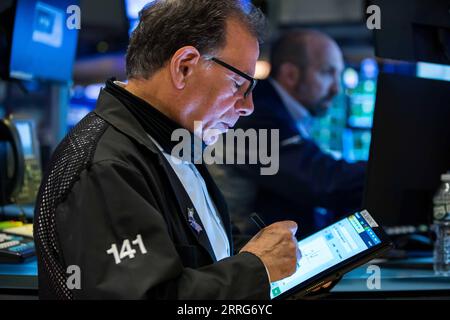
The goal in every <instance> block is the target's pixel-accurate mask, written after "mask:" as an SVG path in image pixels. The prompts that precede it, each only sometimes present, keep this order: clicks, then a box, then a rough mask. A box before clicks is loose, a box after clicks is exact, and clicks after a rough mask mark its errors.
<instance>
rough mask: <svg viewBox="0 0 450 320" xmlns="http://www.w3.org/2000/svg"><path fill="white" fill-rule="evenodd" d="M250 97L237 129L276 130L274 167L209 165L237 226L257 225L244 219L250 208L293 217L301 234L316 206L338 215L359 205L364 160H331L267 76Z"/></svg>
mask: <svg viewBox="0 0 450 320" xmlns="http://www.w3.org/2000/svg"><path fill="white" fill-rule="evenodd" d="M253 99H254V105H255V111H254V113H253V114H252V115H251V116H250V117H245V118H241V119H240V120H239V122H238V123H237V125H236V129H237V128H242V129H244V130H246V129H251V128H253V129H256V130H258V129H279V130H280V131H279V133H280V167H279V171H278V173H277V174H276V175H272V176H262V175H260V167H259V166H258V165H233V166H231V165H220V166H217V165H215V166H213V167H212V168H210V171H211V173H212V174H213V176H214V177H215V179H216V182H217V183H218V185H219V187H220V188H221V190H222V192H223V193H224V195H225V197H226V199H227V202H228V205H229V208H230V213H231V214H232V218H234V219H235V221H236V223H237V225H238V226H239V227H240V228H241V230H243V231H246V232H254V231H256V230H255V228H254V226H253V224H252V223H251V221H250V220H249V219H248V216H249V214H250V213H251V212H254V211H255V212H257V213H258V214H260V215H261V216H262V217H263V219H264V220H265V221H266V222H267V223H270V222H272V221H276V220H282V219H292V220H294V221H297V222H298V223H299V231H298V234H305V233H307V232H310V231H312V230H314V229H315V228H316V227H315V223H314V211H315V209H314V208H315V207H321V208H326V209H328V210H330V211H332V212H333V213H335V214H336V215H340V214H345V213H348V212H350V211H352V210H356V209H358V208H359V207H360V205H361V200H362V192H363V185H364V176H365V167H366V165H365V163H363V162H360V163H354V164H350V163H348V162H346V161H343V160H335V159H334V158H333V157H332V156H331V155H329V154H327V153H324V152H323V151H322V150H321V149H320V148H319V147H318V146H317V145H316V143H315V142H314V141H312V140H310V139H307V138H304V137H302V136H300V133H299V131H298V129H297V127H296V124H295V122H294V120H293V118H292V117H291V115H290V114H289V112H288V110H287V109H286V107H285V106H284V104H283V102H282V99H281V98H280V96H279V95H278V93H277V92H276V90H275V88H274V87H273V85H272V84H271V83H270V82H269V81H260V82H259V83H258V85H257V87H256V88H255V91H254V93H253ZM246 147H247V148H248V146H246ZM247 151H248V150H247Z"/></svg>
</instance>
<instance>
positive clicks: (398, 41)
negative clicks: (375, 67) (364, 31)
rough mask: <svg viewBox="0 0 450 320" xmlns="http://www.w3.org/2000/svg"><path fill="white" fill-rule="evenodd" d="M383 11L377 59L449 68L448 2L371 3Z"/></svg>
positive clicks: (404, 0) (397, 0) (379, 0)
mask: <svg viewBox="0 0 450 320" xmlns="http://www.w3.org/2000/svg"><path fill="white" fill-rule="evenodd" d="M368 4H369V5H377V6H378V7H379V8H380V12H379V13H380V22H381V25H380V29H376V30H374V31H375V55H376V56H377V57H380V58H388V59H396V60H404V61H405V60H406V61H414V62H415V61H423V62H432V63H438V64H450V18H449V2H448V1H445V0H395V1H393V0H370V1H369V2H368Z"/></svg>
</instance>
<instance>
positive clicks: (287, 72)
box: [277, 62, 301, 89]
mask: <svg viewBox="0 0 450 320" xmlns="http://www.w3.org/2000/svg"><path fill="white" fill-rule="evenodd" d="M300 73H301V71H300V68H299V67H297V66H296V65H294V64H293V63H291V62H285V63H283V64H282V65H281V66H280V69H279V71H278V77H277V80H278V82H280V83H282V84H283V85H284V86H285V87H287V88H289V89H293V88H294V87H295V86H296V85H297V83H298V81H299V79H300V77H301V74H300Z"/></svg>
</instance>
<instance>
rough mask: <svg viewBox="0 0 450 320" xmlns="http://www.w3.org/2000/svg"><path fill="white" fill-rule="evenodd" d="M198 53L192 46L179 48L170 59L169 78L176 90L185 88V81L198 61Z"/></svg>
mask: <svg viewBox="0 0 450 320" xmlns="http://www.w3.org/2000/svg"><path fill="white" fill-rule="evenodd" d="M200 56H201V55H200V52H199V51H198V50H197V49H196V48H195V47H192V46H186V47H183V48H180V49H178V50H177V52H175V54H174V55H173V56H172V59H170V66H169V67H170V76H171V78H172V83H173V85H174V86H175V88H177V89H180V90H181V89H183V88H184V87H185V86H186V79H187V78H188V77H189V76H190V75H191V74H192V72H193V71H194V69H195V67H196V66H197V64H198V62H199V61H200Z"/></svg>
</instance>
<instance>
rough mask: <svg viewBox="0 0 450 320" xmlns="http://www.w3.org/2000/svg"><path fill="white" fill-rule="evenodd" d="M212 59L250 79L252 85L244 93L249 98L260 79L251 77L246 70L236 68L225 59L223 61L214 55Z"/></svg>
mask: <svg viewBox="0 0 450 320" xmlns="http://www.w3.org/2000/svg"><path fill="white" fill-rule="evenodd" d="M211 61H214V62H215V63H217V64H219V65H221V66H222V67H224V68H226V69H228V70H230V71H233V72H234V73H236V74H237V75H239V76H241V77H242V78H244V79H246V80H248V81H250V85H249V87H248V88H247V90H245V93H244V98H245V99H247V97H248V96H249V94H250V93H251V92H252V91H253V89H255V87H256V85H257V83H258V80H256V79H255V78H252V77H250V76H249V75H248V74H246V73H245V72H242V71H241V70H239V69H236V68H235V67H233V66H232V65H229V64H228V63H226V62H224V61H222V60H220V59H218V58H215V57H212V58H211Z"/></svg>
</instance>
